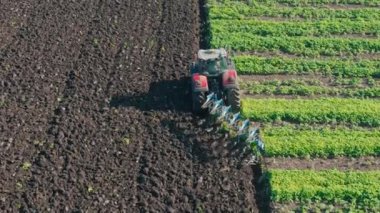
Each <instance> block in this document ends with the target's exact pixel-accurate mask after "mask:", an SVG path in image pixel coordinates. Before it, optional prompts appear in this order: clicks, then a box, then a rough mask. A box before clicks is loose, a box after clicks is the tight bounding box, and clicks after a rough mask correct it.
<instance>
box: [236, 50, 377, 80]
mask: <svg viewBox="0 0 380 213" xmlns="http://www.w3.org/2000/svg"><path fill="white" fill-rule="evenodd" d="M234 62H235V65H236V68H237V70H238V72H239V73H241V74H310V73H321V74H324V75H336V76H338V75H340V76H344V77H368V76H380V61H370V60H360V61H352V60H342V59H329V60H318V59H310V58H306V59H304V58H281V57H271V58H265V57H258V56H253V55H252V56H249V55H241V56H236V57H234Z"/></svg>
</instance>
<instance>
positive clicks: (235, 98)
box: [227, 88, 240, 112]
mask: <svg viewBox="0 0 380 213" xmlns="http://www.w3.org/2000/svg"><path fill="white" fill-rule="evenodd" d="M227 105H229V106H231V110H232V111H233V112H239V111H240V94H239V89H238V88H231V89H228V90H227Z"/></svg>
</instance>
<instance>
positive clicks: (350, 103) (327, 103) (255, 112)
mask: <svg viewBox="0 0 380 213" xmlns="http://www.w3.org/2000/svg"><path fill="white" fill-rule="evenodd" d="M242 114H243V115H244V116H245V117H247V118H250V119H253V120H255V121H261V122H279V121H289V122H293V123H307V124H313V123H326V124H328V123H329V124H337V123H340V124H352V125H360V126H370V127H377V126H380V100H378V99H377V100H376V99H365V100H363V99H343V98H321V99H249V98H248V99H244V100H243V101H242Z"/></svg>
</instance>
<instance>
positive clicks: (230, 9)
mask: <svg viewBox="0 0 380 213" xmlns="http://www.w3.org/2000/svg"><path fill="white" fill-rule="evenodd" d="M260 16H261V17H274V18H302V19H352V20H355V19H356V20H359V19H364V20H379V19H380V9H378V8H358V9H349V10H340V9H329V8H313V7H283V6H278V5H272V6H270V5H264V4H259V3H253V4H252V5H248V4H245V3H241V2H224V3H223V4H218V3H212V4H211V8H210V18H211V19H250V18H254V17H260Z"/></svg>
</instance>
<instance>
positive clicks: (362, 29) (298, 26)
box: [211, 11, 380, 36]
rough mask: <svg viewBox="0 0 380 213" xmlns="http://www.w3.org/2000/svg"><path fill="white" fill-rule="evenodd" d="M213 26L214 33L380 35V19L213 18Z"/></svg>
mask: <svg viewBox="0 0 380 213" xmlns="http://www.w3.org/2000/svg"><path fill="white" fill-rule="evenodd" d="M379 12H380V11H379ZM211 27H212V29H211V30H212V32H213V33H214V34H219V33H223V32H229V33H236V32H245V33H250V34H252V35H260V36H333V35H346V34H355V35H357V34H359V35H372V36H379V35H380V21H351V20H322V21H273V20H212V22H211Z"/></svg>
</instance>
